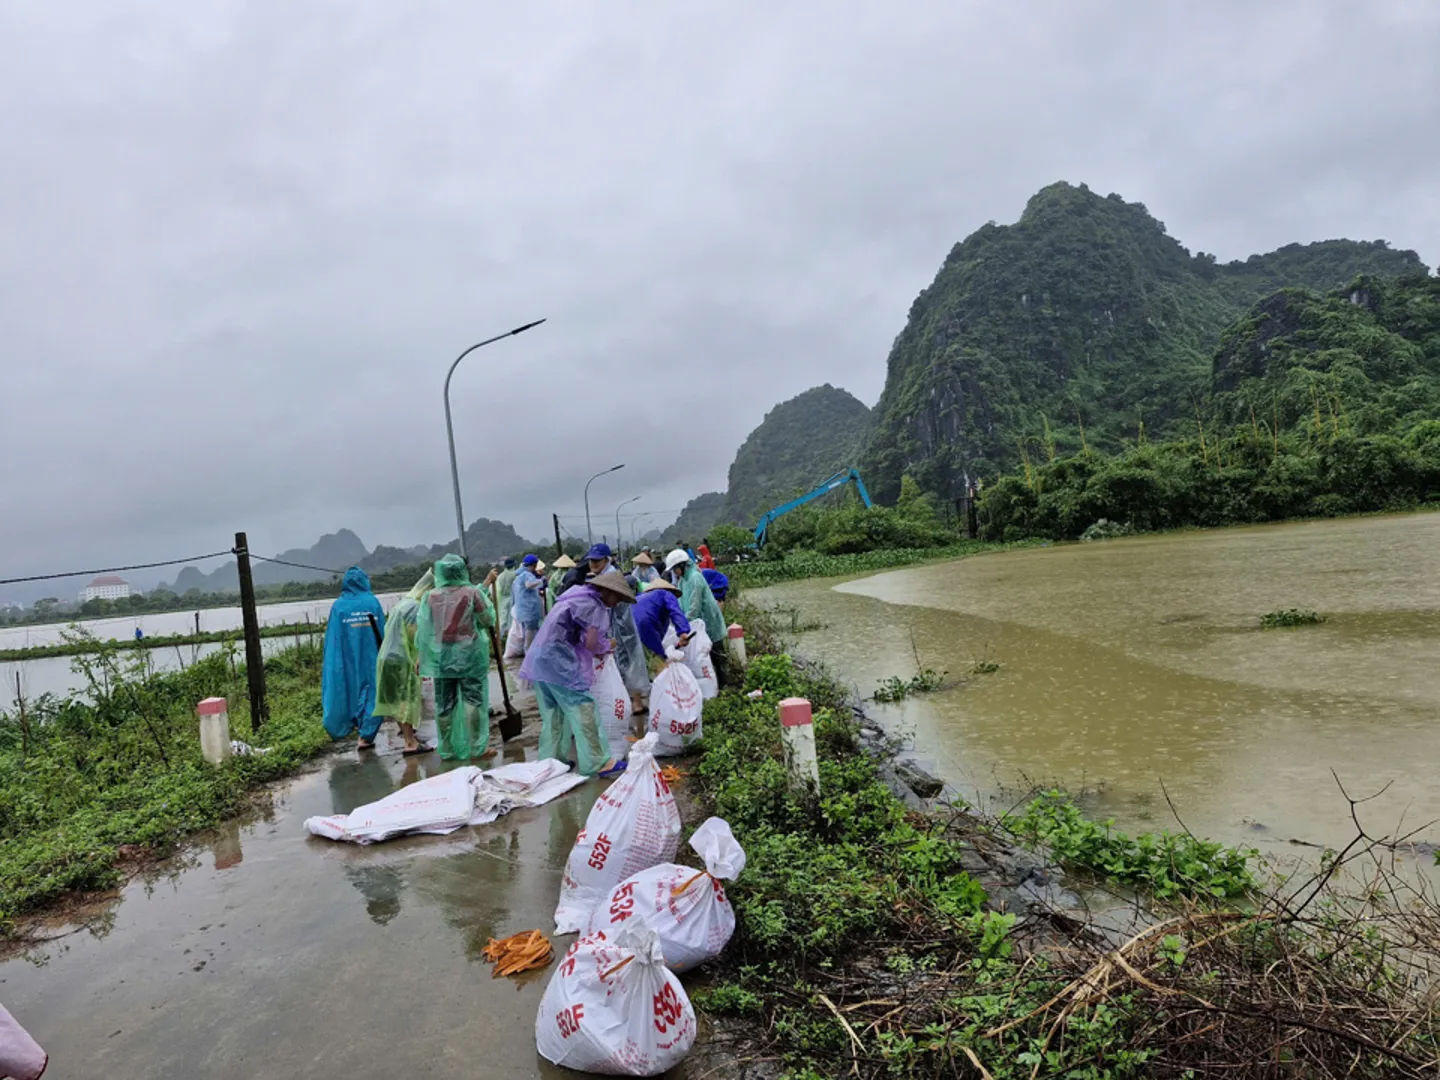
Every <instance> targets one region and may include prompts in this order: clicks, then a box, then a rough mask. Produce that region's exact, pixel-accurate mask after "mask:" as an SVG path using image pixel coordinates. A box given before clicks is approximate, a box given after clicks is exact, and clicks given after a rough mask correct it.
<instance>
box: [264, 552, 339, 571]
mask: <svg viewBox="0 0 1440 1080" xmlns="http://www.w3.org/2000/svg"><path fill="white" fill-rule="evenodd" d="M250 558H252V559H259V560H260V561H261V562H269V563H275V564H276V565H277V566H293V567H294V568H295V569H296V570H315V571H317V572H319V573H321V574H337V575H338V574H343V573H344V572H345V571H344V570H331V569H330V568H329V567H326V566H310V565H308V564H307V563H300V562H286V561H285V560H284V559H267V558H266V557H265V556H264V555H256V554H255V553H254V552H253V551H252V552H250Z"/></svg>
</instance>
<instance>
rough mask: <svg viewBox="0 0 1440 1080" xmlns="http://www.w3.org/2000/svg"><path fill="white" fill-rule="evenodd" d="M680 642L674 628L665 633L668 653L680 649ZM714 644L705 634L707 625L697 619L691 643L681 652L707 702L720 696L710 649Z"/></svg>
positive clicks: (691, 631)
mask: <svg viewBox="0 0 1440 1080" xmlns="http://www.w3.org/2000/svg"><path fill="white" fill-rule="evenodd" d="M679 641H680V635H679V634H677V633H675V628H674V627H673V626H672V627H670V628H669V629H667V630H666V631H665V638H664V641H663V644H664V646H665V651H666V652H667V653H668V652H669V651H670V650H671V649H677V648H679ZM714 644H715V643H714V642H713V641H711V640H710V635H709V634H707V633H706V632H705V624H704V623H702V622H700V621H699V620H698V619H697V620H696V621H695V622H693V623H691V624H690V640H689V642H687V643H686V645H685V648H683V649H681V650H680V652H681V653H682V654H683V655H684V657H685V666H686V667H688V668H689V669H690V674H692V675H694V676H695V681H696V682H698V683H699V684H700V696H701V697H703V698H704V699H705V700H706V701H709V700H710V699H711V698H713V697H718V696H719V695H720V679H719V677H718V676H717V675H716V674H715V661H714V660H713V659H711V657H710V649H711V648H712V647H713V646H714Z"/></svg>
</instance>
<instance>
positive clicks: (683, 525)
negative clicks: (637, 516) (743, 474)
mask: <svg viewBox="0 0 1440 1080" xmlns="http://www.w3.org/2000/svg"><path fill="white" fill-rule="evenodd" d="M724 509H725V493H724V492H723V491H707V492H705V494H703V495H696V496H695V498H693V499H691V500H690V501H689V502H688V503H686V504H685V509H683V510H681V511H680V516H679V517H678V518H676V519H675V524H673V525H671V526H670V527H669V528H668V529H662V530H661V542H662V543H669V544H680V543H684V542H686V541H689V542H690V543H693V544H698V543H699V542H700V540H701V539H703V538H704V536H705V534H706V533H708V532H709V531H710V527H711V526H712V525H714V524H715V523H716V522H717V521H719V520H720V513H721V511H722V510H724Z"/></svg>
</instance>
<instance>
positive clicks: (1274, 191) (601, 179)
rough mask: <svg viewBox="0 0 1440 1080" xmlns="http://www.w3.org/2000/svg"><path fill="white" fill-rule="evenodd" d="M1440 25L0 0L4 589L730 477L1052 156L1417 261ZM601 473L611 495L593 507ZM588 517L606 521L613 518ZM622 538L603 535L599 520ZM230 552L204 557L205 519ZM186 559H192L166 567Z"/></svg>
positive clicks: (1218, 17) (1268, 242) (1242, 233)
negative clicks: (456, 467)
mask: <svg viewBox="0 0 1440 1080" xmlns="http://www.w3.org/2000/svg"><path fill="white" fill-rule="evenodd" d="M1437 20H1440V9H1437V8H1436V7H1435V6H1434V5H1433V4H1429V3H1427V2H1424V0H1416V2H1401V0H1395V2H1380V0H1377V2H1376V3H1372V4H1363V5H1357V4H1353V3H1350V4H1346V3H1340V2H1331V0H1290V2H1274V3H1270V4H1266V5H1255V4H1252V3H1247V2H1242V0H1229V2H1216V3H1209V4H1204V5H1185V6H1181V5H1155V4H1145V3H1141V2H1139V0H1135V2H1129V0H1124V2H1122V0H1111V2H1109V3H1092V4H1084V5H1078V4H1071V3H1066V2H1063V0H1053V2H1038V0H1036V2H1032V3H1025V4H1015V3H1007V2H999V0H997V2H988V3H968V4H957V3H953V2H948V0H934V2H922V0H915V2H912V3H908V4H903V5H898V6H897V5H880V4H873V3H862V2H860V0H843V2H842V0H836V2H830V3H823V4H821V3H790V4H764V5H761V4H749V5H744V4H742V5H735V4H729V5H725V4H718V3H709V4H686V5H676V4H667V3H661V2H659V0H656V2H653V3H639V2H631V3H618V4H606V5H592V4H583V3H578V2H577V3H549V4H545V3H537V4H527V5H474V4H464V3H459V2H438V0H434V2H424V3H406V4H403V5H402V4H393V3H388V2H381V0H373V2H370V3H356V2H347V3H339V2H336V3H307V4H303V5H296V4H281V3H278V2H262V3H253V2H241V0H229V2H217V3H211V4H197V5H188V6H187V5H175V4H173V3H169V2H161V0H151V2H148V3H135V4H130V5H127V6H126V8H125V10H124V12H123V14H117V13H115V9H114V7H113V6H112V5H108V4H102V3H99V2H98V0H71V2H69V3H65V4H48V5H27V6H20V5H10V6H7V7H6V8H4V9H3V11H0V133H3V140H4V145H5V146H6V147H7V155H6V167H5V169H3V170H0V322H3V325H4V327H5V341H6V357H7V362H6V375H7V379H6V382H5V389H4V392H3V395H0V454H3V460H4V461H5V462H6V465H7V468H6V470H5V480H6V484H5V488H4V495H3V503H0V508H3V511H4V513H3V522H4V524H3V525H0V541H3V542H0V552H3V554H4V559H3V560H0V576H9V575H10V574H20V573H25V572H33V571H42V570H49V569H54V568H55V567H56V564H57V563H58V564H65V565H93V564H97V563H108V562H121V561H129V560H131V559H137V560H138V559H145V558H148V557H155V556H160V557H164V556H166V555H169V554H185V553H186V550H187V549H193V550H208V549H211V548H214V547H217V546H223V544H224V542H225V540H226V538H227V537H228V535H229V534H230V533H232V532H233V531H235V529H237V528H244V529H247V530H248V531H249V532H250V533H251V535H252V540H253V542H254V543H255V544H256V546H257V547H258V548H259V549H260V550H271V549H277V550H278V549H281V548H285V547H289V546H294V545H298V544H308V543H310V542H311V541H313V539H314V538H315V537H316V536H318V535H319V534H320V533H321V532H324V531H333V530H334V529H336V528H339V527H341V526H349V527H351V528H354V529H355V530H356V531H357V532H359V534H360V535H361V536H362V537H363V538H364V539H365V540H366V541H367V542H368V543H370V544H372V545H373V544H376V543H380V542H385V543H397V544H409V543H417V542H429V541H433V540H438V539H442V538H443V537H445V536H446V535H448V534H449V532H450V531H451V530H452V529H453V524H452V518H451V509H450V505H449V480H448V476H447V474H446V454H445V446H444V426H443V415H442V413H441V408H440V401H439V393H440V383H441V380H442V378H443V376H444V370H445V367H446V366H447V365H448V364H449V362H450V360H451V359H452V358H453V356H454V355H455V354H456V353H457V352H458V351H459V350H460V349H461V348H463V347H465V346H466V345H467V344H470V343H471V342H473V341H474V340H476V339H478V338H481V337H485V336H487V335H489V334H491V333H495V332H497V331H499V330H503V329H506V328H508V327H510V326H513V325H516V324H518V323H520V322H524V321H528V320H529V319H532V318H537V317H540V316H547V317H549V319H550V322H549V323H547V324H546V326H544V327H542V328H540V329H538V330H536V331H533V332H532V333H530V334H527V335H525V336H523V337H521V338H518V339H515V340H513V341H506V342H503V343H500V344H497V345H495V346H492V347H490V348H489V349H486V350H484V351H483V352H481V353H479V354H476V355H475V356H474V357H472V358H471V359H470V360H467V361H466V364H465V366H464V367H462V369H461V370H460V372H459V373H457V375H456V381H455V387H454V398H455V406H456V417H457V435H458V443H459V446H460V450H461V454H462V474H463V478H464V481H465V492H466V510H467V515H468V516H469V517H471V518H474V517H478V516H481V515H484V516H489V517H495V518H500V519H503V520H507V521H511V522H513V523H514V524H515V525H516V526H517V527H518V528H519V529H520V530H521V532H522V534H525V535H528V536H532V537H535V538H540V537H542V536H545V535H547V534H548V531H549V514H550V513H551V512H554V511H559V512H565V513H567V514H572V515H573V514H576V513H578V512H579V511H580V510H581V506H580V487H581V485H582V484H583V482H584V478H585V477H586V476H587V475H588V474H589V472H591V471H594V470H593V468H591V466H592V464H595V463H597V462H598V464H595V467H601V466H603V465H606V464H611V463H613V461H616V460H625V461H626V462H627V468H626V470H625V471H624V472H623V473H621V474H617V476H616V477H612V478H606V480H604V481H597V482H596V486H595V493H596V499H595V500H594V502H595V505H594V507H593V509H595V511H596V515H597V519H598V516H599V515H600V512H601V506H602V502H601V493H602V491H603V498H604V500H605V501H604V503H603V506H604V513H605V514H611V513H612V512H613V508H614V505H615V503H618V502H619V501H620V500H621V499H624V498H628V497H629V496H630V495H635V494H640V495H642V496H643V498H642V500H641V502H640V503H638V504H636V507H635V509H639V508H641V507H645V508H647V509H648V508H650V507H667V508H672V509H678V508H679V507H680V506H682V505H683V504H684V503H685V501H686V500H687V499H688V498H690V497H691V496H693V495H695V494H698V493H699V492H701V491H705V490H713V489H718V488H720V487H722V486H723V483H724V477H725V470H726V467H727V466H728V463H729V459H730V457H731V455H732V454H733V452H734V450H735V447H736V446H737V445H738V444H739V442H740V440H741V439H742V438H743V437H744V435H745V434H746V433H747V432H748V431H749V430H750V429H751V428H753V427H754V426H755V425H756V424H757V423H758V422H759V420H760V418H761V417H762V416H763V414H764V412H765V411H766V410H767V409H768V408H769V407H770V406H771V405H773V404H774V403H775V402H777V401H779V400H782V399H784V398H786V397H789V396H791V395H793V394H795V393H798V392H799V391H801V390H803V389H805V388H807V387H809V386H812V385H815V384H817V383H820V382H825V381H829V382H832V383H835V384H837V385H842V386H845V387H846V388H847V389H850V390H851V391H852V392H854V393H856V394H857V395H859V396H860V397H861V398H862V399H865V400H867V401H872V402H873V401H874V400H875V398H876V397H877V396H878V395H879V392H880V389H881V386H882V384H883V379H884V361H885V355H886V353H887V351H888V348H889V345H890V342H891V340H892V339H893V338H894V336H895V334H896V333H898V332H899V330H900V328H901V326H902V325H903V322H904V318H905V313H906V311H907V309H908V307H909V304H910V302H911V300H912V299H913V298H914V296H915V294H916V292H918V290H919V289H920V288H922V287H923V286H924V285H926V284H928V282H929V281H930V279H931V277H932V276H933V274H934V272H935V269H936V267H937V266H938V265H939V263H940V261H941V259H942V258H943V256H944V254H945V252H946V251H947V250H948V249H949V247H950V246H951V245H952V244H953V243H954V242H955V241H956V240H958V239H960V238H961V237H963V236H965V235H967V234H968V233H969V232H971V231H973V230H974V229H975V228H976V227H978V226H979V225H981V224H983V223H984V222H985V221H986V220H989V219H995V220H1001V221H1007V220H1013V219H1014V217H1015V216H1016V215H1017V214H1018V213H1019V211H1020V210H1021V208H1022V207H1023V205H1024V202H1025V200H1026V198H1028V197H1029V195H1030V194H1032V193H1033V192H1034V191H1035V190H1036V189H1038V188H1039V187H1041V186H1043V185H1044V184H1047V183H1050V182H1052V181H1054V180H1057V179H1068V180H1071V181H1075V182H1079V181H1084V182H1087V183H1088V184H1089V185H1090V186H1091V187H1092V188H1095V189H1096V190H1100V191H1111V190H1114V191H1118V192H1120V193H1122V194H1123V195H1125V196H1126V197H1127V198H1130V199H1138V200H1141V201H1143V202H1145V203H1146V204H1147V205H1148V206H1149V207H1150V209H1151V210H1152V212H1154V213H1155V214H1156V215H1157V216H1159V217H1160V218H1162V219H1163V220H1165V221H1166V222H1167V224H1168V226H1169V228H1170V230H1171V232H1172V233H1173V234H1174V235H1175V236H1177V237H1178V238H1179V239H1180V240H1181V241H1182V242H1184V243H1186V244H1187V245H1189V246H1191V247H1192V248H1199V249H1204V250H1207V251H1213V252H1215V253H1216V254H1217V255H1219V257H1221V258H1236V257H1244V256H1245V255H1248V254H1250V253H1251V252H1254V251H1258V250H1265V249H1269V248H1273V247H1276V246H1278V245H1281V244H1284V243H1288V242H1290V241H1292V240H1300V241H1305V240H1311V239H1320V238H1324V237H1330V236H1339V235H1349V236H1353V237H1357V238H1363V239H1371V238H1375V237H1384V238H1386V239H1389V240H1390V241H1391V242H1392V243H1394V244H1396V245H1398V246H1404V247H1414V248H1416V249H1418V250H1419V251H1420V252H1421V255H1422V256H1423V257H1426V258H1427V259H1428V260H1429V261H1432V262H1433V261H1434V260H1435V259H1436V258H1437V257H1440V205H1437V202H1436V200H1435V198H1434V197H1433V186H1432V185H1431V183H1430V178H1431V177H1432V176H1433V175H1434V174H1435V172H1436V164H1437V157H1440V149H1437V145H1436V143H1435V140H1434V139H1432V138H1430V137H1429V136H1430V133H1431V131H1432V129H1433V126H1434V118H1435V116H1436V107H1437V105H1440V83H1437V78H1440V76H1437V72H1436V67H1435V65H1434V63H1433V57H1434V56H1435V55H1436V54H1437V46H1440V21H1437ZM602 485H603V488H602ZM598 528H599V525H598V520H597V529H598ZM611 528H612V529H613V518H612V524H611ZM216 541H219V543H217V542H216ZM177 549H179V550H177Z"/></svg>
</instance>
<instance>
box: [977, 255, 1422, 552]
mask: <svg viewBox="0 0 1440 1080" xmlns="http://www.w3.org/2000/svg"><path fill="white" fill-rule="evenodd" d="M1213 385H1214V394H1213V395H1212V396H1210V397H1209V398H1207V399H1205V400H1204V401H1201V402H1198V403H1197V405H1196V406H1195V411H1194V412H1193V413H1192V414H1191V416H1190V418H1189V419H1188V420H1187V421H1186V422H1185V424H1184V425H1182V426H1181V427H1180V431H1182V432H1184V433H1183V434H1179V435H1177V436H1176V437H1174V438H1171V439H1169V440H1165V441H1159V442H1157V441H1152V440H1150V439H1149V438H1147V437H1146V435H1145V434H1144V432H1143V430H1141V429H1139V428H1138V427H1137V429H1135V430H1134V431H1133V432H1132V435H1133V438H1132V439H1130V440H1127V441H1126V442H1125V444H1124V445H1123V447H1122V449H1121V450H1120V452H1118V453H1116V454H1113V455H1106V454H1102V453H1099V452H1097V451H1096V450H1095V449H1094V448H1093V447H1089V448H1087V449H1085V450H1082V451H1081V452H1080V453H1078V454H1069V455H1064V454H1060V453H1058V452H1056V451H1054V450H1053V446H1052V449H1051V450H1050V451H1048V452H1046V453H1045V454H1044V455H1043V456H1042V457H1039V458H1037V459H1035V460H1031V461H1026V462H1024V463H1022V465H1021V467H1020V469H1019V470H1017V471H1015V472H1013V473H1011V474H1009V475H1006V476H1004V477H1002V478H1001V479H1000V480H999V481H998V482H996V483H994V484H991V485H990V486H989V487H987V488H986V490H985V492H984V495H983V497H982V499H981V502H980V524H981V531H982V535H984V536H985V537H987V538H990V539H996V540H999V539H1015V538H1018V537H1024V536H1047V537H1055V538H1073V537H1077V536H1080V535H1081V533H1082V532H1084V531H1085V530H1086V529H1087V527H1089V526H1091V525H1093V524H1094V523H1095V522H1096V521H1098V520H1099V519H1101V518H1106V519H1108V520H1109V521H1111V522H1116V523H1120V524H1122V525H1128V526H1131V527H1133V528H1135V529H1142V530H1144V529H1163V528H1174V527H1179V526H1187V525H1202V526H1208V525H1230V524H1242V523H1248V522H1259V521H1271V520H1278V519H1283V518H1294V517H1306V516H1330V515H1337V514H1351V513H1363V512H1367V511H1375V510H1387V509H1405V508H1409V507H1413V506H1416V505H1419V504H1422V503H1426V502H1431V501H1434V500H1436V499H1440V279H1436V278H1431V277H1424V276H1414V277H1410V278H1405V279H1401V280H1396V281H1385V280H1380V279H1377V278H1359V279H1357V280H1356V281H1355V282H1354V283H1353V284H1352V285H1350V286H1349V287H1347V288H1345V289H1342V290H1338V291H1335V292H1331V293H1329V294H1328V295H1323V296H1322V295H1319V294H1316V293H1307V292H1304V291H1302V290H1294V289H1291V290H1285V291H1283V292H1280V293H1277V294H1275V295H1274V296H1271V297H1269V298H1267V299H1266V300H1264V301H1262V302H1261V303H1259V304H1257V305H1256V306H1255V307H1254V308H1252V309H1251V311H1250V312H1249V313H1248V314H1246V315H1245V317H1244V318H1242V319H1240V320H1239V321H1238V322H1237V323H1236V324H1235V325H1234V326H1233V327H1231V328H1230V329H1229V330H1227V331H1226V332H1225V334H1224V338H1223V340H1222V343H1221V345H1220V347H1219V349H1218V350H1217V352H1216V354H1215V357H1214V366H1213Z"/></svg>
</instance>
